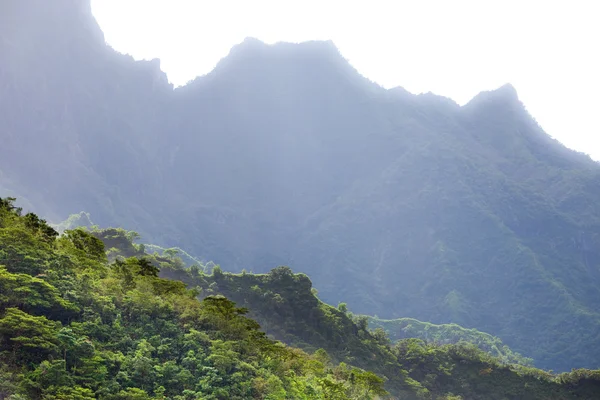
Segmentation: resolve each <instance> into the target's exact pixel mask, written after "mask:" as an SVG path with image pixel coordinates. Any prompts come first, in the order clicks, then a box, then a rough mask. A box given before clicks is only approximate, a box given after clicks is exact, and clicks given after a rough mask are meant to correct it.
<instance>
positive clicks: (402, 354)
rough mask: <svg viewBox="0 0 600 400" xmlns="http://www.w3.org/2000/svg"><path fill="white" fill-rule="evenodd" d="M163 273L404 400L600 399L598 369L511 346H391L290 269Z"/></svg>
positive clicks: (415, 342)
mask: <svg viewBox="0 0 600 400" xmlns="http://www.w3.org/2000/svg"><path fill="white" fill-rule="evenodd" d="M161 274H163V275H165V276H169V277H172V278H174V279H180V280H182V281H184V282H186V283H187V284H188V285H189V286H191V287H197V288H201V289H202V291H201V296H214V295H225V296H227V297H229V298H230V299H232V300H233V301H235V302H236V303H238V304H240V305H242V306H244V307H246V308H248V309H249V315H250V316H251V317H252V318H254V319H255V320H256V321H258V322H259V323H260V325H261V326H262V327H263V329H264V330H265V332H266V333H267V334H268V335H269V336H271V337H273V338H276V339H279V340H282V341H284V342H286V343H288V344H292V345H294V346H297V347H300V348H303V349H305V350H306V351H309V352H313V351H314V352H315V354H316V355H320V354H327V355H328V356H329V357H331V359H332V360H334V362H342V363H344V364H351V365H356V366H359V367H362V368H365V369H368V370H371V371H373V372H375V373H377V374H379V375H381V376H384V377H385V378H386V379H387V381H386V388H387V389H388V391H389V392H390V393H392V394H393V395H394V396H396V397H397V398H400V399H469V400H471V399H473V400H478V399H481V400H483V399H485V400H488V399H498V400H500V399H528V400H529V399H540V400H541V399H545V400H546V399H571V398H573V399H576V398H585V399H593V398H595V397H597V396H599V395H600V372H599V371H590V370H574V371H572V372H570V373H563V374H559V375H554V374H552V373H549V372H545V371H542V370H539V369H535V368H532V367H529V366H526V365H522V364H515V363H513V361H519V362H522V363H526V362H527V360H526V359H523V358H522V357H520V356H519V355H517V354H515V353H512V352H510V350H509V349H507V348H502V350H503V351H504V353H503V354H504V358H498V357H494V356H492V355H491V354H489V353H487V352H484V351H483V350H481V349H480V348H479V347H478V346H477V345H475V344H472V343H467V342H464V341H459V342H457V343H455V344H441V343H439V342H425V341H423V340H420V339H416V338H412V339H401V340H398V341H397V342H396V343H395V344H392V343H391V340H390V339H389V338H388V336H387V334H386V332H385V331H384V330H383V329H382V328H381V327H379V328H377V329H375V330H373V331H371V330H369V329H368V323H369V319H368V317H366V316H360V315H359V316H355V315H352V314H351V313H350V312H349V311H348V309H347V306H346V305H345V304H343V303H342V304H340V305H338V307H337V308H335V307H332V306H329V305H327V304H325V303H323V302H321V301H320V300H319V299H318V298H317V297H316V295H315V290H314V288H312V283H311V281H310V280H309V279H308V277H307V276H306V275H304V274H293V273H292V272H291V270H290V269H289V268H288V267H277V268H275V269H273V270H272V271H271V272H269V273H268V274H249V273H245V272H243V273H241V274H232V273H226V272H223V271H222V270H221V268H220V267H216V268H214V269H213V270H212V274H210V275H208V274H205V273H203V272H202V269H201V268H197V269H195V268H192V269H189V270H188V269H178V268H164V269H162V270H161ZM453 328H454V327H453ZM456 329H460V328H454V330H456ZM438 334H439V332H438ZM472 335H474V336H475V337H477V338H481V337H482V336H483V335H485V334H483V333H479V334H476V333H472ZM463 336H464V335H463ZM485 339H486V340H485V342H486V343H497V342H496V341H495V340H494V339H493V338H491V337H489V338H487V337H486V338H485ZM478 344H479V345H480V346H481V345H482V343H478ZM315 350H316V351H315ZM567 382H569V383H567Z"/></svg>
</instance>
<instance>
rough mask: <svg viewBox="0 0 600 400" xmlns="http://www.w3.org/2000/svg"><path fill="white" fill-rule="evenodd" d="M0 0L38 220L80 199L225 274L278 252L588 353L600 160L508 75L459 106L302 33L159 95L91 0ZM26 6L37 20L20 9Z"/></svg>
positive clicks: (583, 357) (318, 276)
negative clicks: (394, 84) (546, 117)
mask: <svg viewBox="0 0 600 400" xmlns="http://www.w3.org/2000/svg"><path fill="white" fill-rule="evenodd" d="M5 4H10V5H11V7H13V9H7V10H8V11H7V12H6V13H4V14H3V18H5V19H6V20H10V19H11V18H12V21H13V22H14V21H19V22H20V24H19V26H18V27H19V29H20V30H22V31H23V32H29V31H31V32H32V34H31V37H25V36H24V35H18V34H17V33H15V32H16V31H14V26H15V24H14V23H12V24H1V25H0V36H1V37H2V38H3V40H2V43H7V42H6V38H9V36H10V38H11V40H13V41H14V43H21V42H22V44H23V46H21V47H19V46H17V48H19V49H20V50H19V51H23V54H21V55H20V56H18V57H5V55H13V54H16V53H15V51H16V50H14V48H13V47H14V46H7V45H2V47H0V56H2V60H10V62H9V63H7V62H2V63H0V88H2V89H3V93H4V94H3V96H2V97H1V98H0V103H1V105H2V107H1V109H2V110H3V111H2V114H1V116H2V119H3V121H5V123H6V126H7V127H8V129H5V130H3V131H2V135H3V136H2V140H3V146H2V148H0V171H2V172H3V175H1V176H0V179H2V181H0V187H2V188H4V189H3V190H11V191H12V192H13V193H14V192H16V193H18V194H19V195H20V196H23V197H24V198H26V199H28V201H29V202H30V203H31V204H33V205H35V207H36V208H35V210H36V211H40V212H41V213H43V214H44V215H48V218H49V219H52V220H63V219H65V218H66V217H67V216H68V215H69V214H72V213H73V212H77V211H79V210H86V211H87V212H90V214H91V215H92V216H93V217H94V221H97V222H98V223H99V224H100V225H102V226H111V225H124V226H129V227H131V228H132V229H135V230H136V231H139V232H140V233H141V234H142V235H143V236H144V237H146V238H148V240H150V241H152V242H153V243H157V244H158V245H160V246H161V247H165V248H169V247H173V246H181V248H185V249H189V250H190V251H191V252H192V253H193V254H197V255H200V256H201V257H202V258H203V259H211V260H214V261H215V262H217V263H219V264H221V265H224V266H226V267H227V268H228V269H230V270H237V271H239V270H241V269H242V268H247V269H254V270H255V271H256V272H266V270H268V269H269V268H270V267H272V266H275V265H292V266H293V267H294V269H295V270H298V271H302V272H306V273H308V274H310V276H311V279H313V280H314V282H315V284H316V285H317V286H318V287H319V288H320V289H321V296H322V297H323V299H324V300H326V301H328V302H330V303H333V304H335V303H337V302H338V301H341V300H343V301H347V302H348V304H349V305H350V307H351V308H352V309H353V310H356V312H359V313H365V314H377V315H381V316H382V317H386V318H395V317H414V318H417V319H419V320H427V321H431V322H433V323H449V322H456V323H459V324H461V325H464V326H467V327H475V328H477V329H480V330H484V331H486V332H490V333H492V334H494V335H496V336H499V337H500V338H502V340H503V341H504V342H505V343H507V344H508V345H510V346H511V348H514V349H515V350H516V351H519V352H521V353H523V354H525V355H527V356H532V357H533V358H535V359H536V360H537V361H539V362H540V363H541V364H540V366H544V367H548V368H553V369H556V370H568V369H570V368H571V367H573V366H589V367H596V365H595V364H596V363H597V360H598V359H600V353H598V354H597V351H595V350H593V349H592V350H588V348H590V346H591V344H592V343H595V341H596V340H597V337H596V336H597V335H596V334H595V333H594V332H596V331H597V328H598V327H599V326H600V322H599V318H598V313H597V312H596V310H597V309H598V306H599V305H600V304H599V302H600V300H599V299H600V293H599V290H600V289H599V288H600V281H599V279H600V272H599V266H600V253H599V252H598V250H597V249H598V248H600V210H599V209H598V207H599V206H598V201H597V199H598V198H600V192H598V189H597V188H598V187H600V185H599V184H598V183H600V168H598V164H597V163H595V162H593V161H591V159H589V157H587V156H583V155H581V154H579V153H576V152H573V151H570V150H568V149H567V148H566V147H564V146H562V145H561V144H560V143H558V142H556V141H555V140H553V139H552V138H550V137H549V136H548V135H547V134H546V133H545V132H543V130H542V129H541V128H540V127H539V126H538V125H537V123H536V122H535V121H534V120H533V119H532V118H531V116H530V115H529V113H528V112H527V110H526V109H525V108H524V107H523V105H522V104H521V103H520V101H519V100H518V96H517V95H516V92H515V91H514V90H513V89H514V88H513V89H511V87H510V86H503V87H501V88H499V89H498V90H496V91H492V92H488V93H487V94H486V93H483V94H482V95H480V96H476V98H475V100H473V101H471V102H470V103H469V104H468V105H467V106H463V107H457V105H456V104H455V103H453V102H451V101H448V100H447V99H444V98H442V97H437V96H434V95H407V93H405V92H402V91H400V90H395V91H394V90H386V89H383V88H381V87H379V86H378V85H376V84H374V83H372V82H368V80H366V78H364V77H362V76H361V75H360V74H359V73H358V72H357V71H356V70H354V69H353V67H352V66H351V65H350V64H348V63H347V62H346V61H345V60H343V57H342V56H341V55H339V54H336V52H334V51H332V47H331V46H332V45H331V44H329V45H325V46H323V45H322V44H315V43H312V44H308V45H297V44H291V45H279V46H278V45H268V46H266V47H264V48H263V46H262V45H258V47H260V48H261V49H262V50H260V52H258V53H261V52H262V53H265V54H266V55H264V54H263V55H260V54H259V55H260V57H259V56H254V55H252V54H254V53H253V52H250V53H252V54H250V55H245V56H244V57H246V58H248V57H249V59H248V61H247V62H246V61H244V62H243V63H242V62H240V63H234V62H232V59H227V58H226V59H225V60H224V61H223V63H221V67H227V68H225V69H223V68H221V67H218V68H217V69H215V71H216V72H215V73H212V74H207V75H205V76H203V77H199V78H197V79H196V80H195V81H194V82H192V83H191V84H190V85H187V86H184V87H181V88H176V89H173V87H172V86H171V85H170V84H169V83H168V80H167V78H166V76H165V74H164V73H163V72H162V71H160V63H159V62H157V61H152V62H136V61H134V60H133V58H131V57H130V56H125V55H122V54H118V53H117V52H115V51H114V50H113V49H111V48H110V47H108V46H107V45H106V44H105V42H104V38H103V36H102V37H101V36H100V35H97V34H94V32H98V29H99V28H98V27H97V23H96V21H95V20H93V16H92V15H91V14H88V13H87V11H86V9H85V6H82V7H84V10H83V11H85V12H83V13H78V12H76V10H75V11H73V10H71V9H69V10H67V9H66V8H68V7H70V4H71V3H70V2H68V1H62V2H60V1H57V2H53V3H52V4H50V3H47V2H41V3H36V2H32V1H30V2H15V1H13V2H10V3H5ZM37 4H39V5H41V6H43V7H46V8H48V9H49V10H50V9H51V10H50V11H51V12H49V13H48V15H47V18H45V19H42V20H38V19H36V18H35V15H37V14H36V12H41V11H40V10H44V8H40V9H36V10H37V11H31V12H32V13H33V14H32V16H31V17H27V18H24V17H23V18H21V16H20V15H21V14H20V13H24V14H23V15H28V14H27V13H28V12H29V11H28V9H29V8H31V9H34V8H35V7H30V6H31V5H37ZM64 7H66V8H65V10H66V11H68V12H66V13H64V15H63V14H61V12H60V10H62V9H63V8H64ZM11 16H12V17H11ZM65 18H67V20H66V21H67V22H69V23H65ZM36 32H45V33H48V34H43V35H40V34H36ZM86 32H87V33H86ZM90 32H91V34H89V33H90ZM80 33H81V34H80ZM31 38H34V39H35V40H34V42H35V43H34V44H33V45H32V46H29V47H28V46H27V45H26V44H27V43H28V41H29V40H30V39H31ZM250 44H251V46H250V47H256V45H257V43H254V44H252V43H250ZM71 45H73V46H71ZM75 45H76V46H75ZM247 45H248V43H247ZM311 46H313V47H314V46H317V47H318V48H319V49H321V48H323V49H325V50H323V51H321V50H318V51H316V53H315V52H313V50H314V49H313V48H312V47H311ZM79 49H80V50H81V51H78V50H79ZM265 49H266V50H265ZM298 49H302V51H303V53H302V54H300V53H298V52H297V51H298ZM238 50H240V48H239V47H238ZM241 50H242V53H244V52H245V50H244V47H243V46H242V48H241ZM288 50H289V51H288ZM305 50H306V51H305ZM262 53H261V54H262ZM313 53H314V54H313ZM317 53H318V54H317ZM321 53H325V54H326V55H327V57H322V54H321ZM338 53H339V52H338ZM29 57H30V58H31V59H40V60H43V62H36V63H30V62H27V61H28V60H29V59H30V58H29ZM328 57H329V58H328ZM246 58H244V60H246ZM265 60H266V61H265ZM227 64H230V65H227ZM219 68H221V69H219ZM486 98H487V99H491V100H490V101H487V100H486ZM570 324H574V325H575V326H577V327H578V330H577V331H576V332H573V331H572V330H571V329H570V328H569V326H570Z"/></svg>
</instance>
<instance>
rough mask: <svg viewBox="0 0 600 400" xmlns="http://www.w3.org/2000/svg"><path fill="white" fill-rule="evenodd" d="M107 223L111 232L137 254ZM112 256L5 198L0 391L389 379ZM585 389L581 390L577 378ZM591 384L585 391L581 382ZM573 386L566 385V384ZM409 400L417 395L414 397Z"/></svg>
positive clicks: (252, 387)
mask: <svg viewBox="0 0 600 400" xmlns="http://www.w3.org/2000/svg"><path fill="white" fill-rule="evenodd" d="M121 231H123V230H122V229H121V230H118V229H112V230H108V231H105V232H102V236H103V238H104V239H105V240H106V241H111V240H112V242H113V243H112V244H116V245H119V244H124V245H125V246H124V247H121V248H120V249H119V251H129V250H131V249H134V252H136V253H139V251H140V250H141V249H139V248H137V249H136V248H135V246H134V245H133V243H132V242H131V241H129V240H127V238H125V237H123V238H124V239H125V240H119V239H120V238H122V236H120V235H118V234H116V233H118V232H121ZM141 255H142V257H129V258H124V257H119V258H117V259H116V260H115V261H114V262H110V263H109V262H108V260H107V254H106V253H105V247H104V243H103V241H102V240H100V239H99V238H97V237H95V236H94V235H92V234H90V233H89V232H88V231H86V230H83V229H75V230H67V231H65V232H64V233H63V234H62V235H61V236H60V237H58V232H56V231H55V230H54V229H53V228H51V227H50V226H49V225H47V224H46V221H44V220H42V219H40V218H39V217H38V216H37V215H35V214H32V213H28V214H25V215H23V214H22V213H21V210H20V209H18V208H16V207H15V206H14V203H13V202H12V200H11V199H2V198H0V293H1V295H0V398H2V399H14V400H17V399H31V400H38V399H40V400H41V399H57V400H58V399H62V400H72V399H78V400H91V399H106V400H125V399H137V400H165V399H174V400H186V399H215V400H216V399H239V400H241V399H289V398H295V399H331V400H334V399H357V400H358V399H375V398H380V396H384V395H387V392H386V391H385V390H384V388H383V379H382V378H379V377H378V376H376V375H375V374H373V373H371V372H368V371H363V370H360V369H358V368H354V367H350V366H347V365H334V364H333V363H331V362H330V361H328V360H327V359H326V358H324V357H320V355H319V354H315V355H314V356H309V355H308V354H306V353H304V352H302V351H300V350H298V349H293V348H289V347H286V346H283V345H282V344H281V343H278V342H275V341H273V340H270V339H268V338H266V336H265V334H264V333H263V332H261V331H260V329H259V325H258V324H257V323H256V322H255V321H253V320H252V319H249V318H247V317H245V314H246V313H247V310H244V309H242V308H239V307H236V306H235V304H234V303H233V302H232V301H230V300H228V299H226V298H225V297H223V296H209V297H205V298H204V299H203V300H202V301H199V300H198V299H197V298H196V296H197V295H198V293H197V292H196V291H194V290H187V289H186V288H185V285H184V284H183V283H182V282H177V281H169V280H166V279H161V278H159V277H158V272H159V267H157V265H162V264H165V263H168V264H172V265H174V266H177V263H175V262H171V261H170V260H168V259H164V258H160V257H152V256H144V255H143V251H142V254H141ZM582 388H583V387H582ZM585 390H587V389H585ZM565 393H568V392H565ZM409 398H410V397H409Z"/></svg>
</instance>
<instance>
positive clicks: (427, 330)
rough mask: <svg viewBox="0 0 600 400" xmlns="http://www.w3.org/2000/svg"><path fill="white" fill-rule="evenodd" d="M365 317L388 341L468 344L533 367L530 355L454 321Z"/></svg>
mask: <svg viewBox="0 0 600 400" xmlns="http://www.w3.org/2000/svg"><path fill="white" fill-rule="evenodd" d="M368 318H369V326H371V327H373V328H382V329H383V330H384V331H385V332H386V334H387V335H388V337H389V338H390V340H392V341H394V342H396V341H399V340H402V339H410V338H414V339H421V340H423V341H424V342H426V343H433V344H437V345H444V344H455V343H461V342H464V343H471V344H474V345H476V346H477V347H478V348H479V349H481V350H483V351H485V352H486V353H489V354H490V355H492V356H494V357H496V358H497V359H498V360H499V361H501V362H503V363H505V364H520V365H523V366H529V367H531V366H533V360H532V359H531V358H526V357H523V356H522V355H521V354H519V353H516V352H514V351H512V350H511V349H510V348H509V347H508V346H506V345H505V344H504V343H502V340H500V338H497V337H495V336H492V335H490V334H488V333H485V332H480V331H478V330H477V329H466V328H463V327H462V326H460V325H456V324H442V325H436V324H432V323H429V322H422V321H417V320H416V319H412V318H397V319H392V320H386V319H381V318H377V317H371V316H368Z"/></svg>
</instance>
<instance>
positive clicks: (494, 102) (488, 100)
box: [464, 83, 525, 111]
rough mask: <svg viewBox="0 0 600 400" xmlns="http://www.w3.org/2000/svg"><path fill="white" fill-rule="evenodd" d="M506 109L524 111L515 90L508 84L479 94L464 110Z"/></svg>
mask: <svg viewBox="0 0 600 400" xmlns="http://www.w3.org/2000/svg"><path fill="white" fill-rule="evenodd" d="M480 106H484V107H505V108H506V107H508V108H509V109H512V110H514V111H517V110H523V111H524V110H525V107H524V106H523V103H521V101H520V100H519V96H518V94H517V90H516V89H515V87H514V86H513V85H511V84H510V83H506V84H504V85H502V86H500V87H499V88H497V89H494V90H487V91H483V92H481V93H479V94H478V95H476V96H475V97H473V99H471V101H469V102H468V103H467V104H465V106H464V108H465V109H466V110H469V109H471V108H473V107H477V108H479V107H480Z"/></svg>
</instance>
